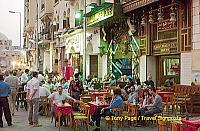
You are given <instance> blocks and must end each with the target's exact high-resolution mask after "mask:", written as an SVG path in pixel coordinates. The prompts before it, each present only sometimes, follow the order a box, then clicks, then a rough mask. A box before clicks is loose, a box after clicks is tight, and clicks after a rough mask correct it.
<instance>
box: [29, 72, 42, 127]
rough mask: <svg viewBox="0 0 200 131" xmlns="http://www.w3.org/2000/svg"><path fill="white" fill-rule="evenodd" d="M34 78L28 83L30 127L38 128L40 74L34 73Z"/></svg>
mask: <svg viewBox="0 0 200 131" xmlns="http://www.w3.org/2000/svg"><path fill="white" fill-rule="evenodd" d="M32 76H33V78H32V79H31V80H30V81H29V82H28V83H27V90H28V91H27V99H28V103H29V111H28V121H29V125H33V127H38V126H39V125H38V112H39V87H40V82H39V80H38V78H37V77H38V72H36V71H35V72H33V73H32Z"/></svg>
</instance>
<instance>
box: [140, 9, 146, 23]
mask: <svg viewBox="0 0 200 131" xmlns="http://www.w3.org/2000/svg"><path fill="white" fill-rule="evenodd" d="M145 24H146V19H145V17H144V10H143V16H142V21H141V25H142V26H144V25H145Z"/></svg>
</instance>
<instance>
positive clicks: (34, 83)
mask: <svg viewBox="0 0 200 131" xmlns="http://www.w3.org/2000/svg"><path fill="white" fill-rule="evenodd" d="M26 88H27V89H28V90H29V93H30V94H29V96H28V98H29V99H30V96H31V95H32V94H33V92H34V90H35V89H36V90H37V91H36V93H35V95H34V96H33V99H35V98H40V96H39V89H40V82H39V80H38V79H37V78H35V77H33V78H32V79H31V80H30V81H29V82H28V83H27V87H26Z"/></svg>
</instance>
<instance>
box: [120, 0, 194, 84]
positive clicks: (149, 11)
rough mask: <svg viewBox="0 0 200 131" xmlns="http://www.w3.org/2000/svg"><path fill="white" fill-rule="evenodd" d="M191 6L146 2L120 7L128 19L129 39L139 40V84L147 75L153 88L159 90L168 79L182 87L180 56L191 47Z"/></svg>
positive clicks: (179, 1)
mask: <svg viewBox="0 0 200 131" xmlns="http://www.w3.org/2000/svg"><path fill="white" fill-rule="evenodd" d="M191 3H192V2H191V1H185V0H177V1H176V0H171V1H165V0H159V1H158V0H154V1H153V0H149V1H140V2H139V1H132V2H127V3H125V4H124V5H123V11H124V13H125V14H126V15H127V16H129V18H130V19H131V27H132V36H133V37H134V38H136V39H139V41H138V46H139V47H140V49H139V54H140V57H139V67H140V68H139V69H140V79H141V81H145V80H146V79H147V76H149V75H150V76H152V79H153V81H155V82H156V86H162V85H163V84H164V82H165V81H166V80H167V79H169V78H171V77H173V78H175V83H177V84H179V83H181V77H184V76H182V73H181V68H184V63H182V56H183V55H182V54H183V53H187V52H191V47H192V46H191V36H192V30H191V19H192V17H191V15H192V14H191V12H192V11H191ZM139 12H142V14H141V13H139ZM138 14H140V15H138Z"/></svg>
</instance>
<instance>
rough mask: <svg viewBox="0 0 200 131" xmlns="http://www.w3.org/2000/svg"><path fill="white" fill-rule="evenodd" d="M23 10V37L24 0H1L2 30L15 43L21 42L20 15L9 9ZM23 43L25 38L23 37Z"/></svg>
mask: <svg viewBox="0 0 200 131" xmlns="http://www.w3.org/2000/svg"><path fill="white" fill-rule="evenodd" d="M10 10H11V11H15V12H21V16H22V22H21V23H22V31H21V32H22V37H23V25H24V0H0V32H1V33H3V34H5V35H6V36H7V37H8V39H9V40H12V43H13V45H15V46H19V44H20V27H19V26H20V22H19V21H20V16H19V14H12V13H9V11H10ZM22 45H23V38H22Z"/></svg>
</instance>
